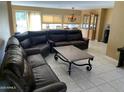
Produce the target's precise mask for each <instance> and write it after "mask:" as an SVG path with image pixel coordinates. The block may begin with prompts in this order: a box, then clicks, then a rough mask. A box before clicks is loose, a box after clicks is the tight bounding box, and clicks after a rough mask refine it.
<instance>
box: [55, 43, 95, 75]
mask: <svg viewBox="0 0 124 93" xmlns="http://www.w3.org/2000/svg"><path fill="white" fill-rule="evenodd" d="M54 50H55V51H56V53H55V56H54V58H55V60H58V58H60V59H61V60H63V61H64V62H67V63H69V69H68V72H69V75H70V74H71V65H72V64H73V65H76V66H85V65H87V67H86V69H87V70H88V71H90V70H91V69H92V65H91V63H90V60H93V58H94V56H92V55H90V54H88V53H86V52H85V51H83V50H81V49H79V48H76V47H75V46H72V45H69V46H60V47H54ZM85 59H88V63H83V64H77V63H76V61H79V60H85Z"/></svg>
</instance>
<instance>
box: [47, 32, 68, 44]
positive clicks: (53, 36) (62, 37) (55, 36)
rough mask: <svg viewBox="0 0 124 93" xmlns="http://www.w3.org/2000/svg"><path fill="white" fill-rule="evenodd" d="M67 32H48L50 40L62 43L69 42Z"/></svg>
mask: <svg viewBox="0 0 124 93" xmlns="http://www.w3.org/2000/svg"><path fill="white" fill-rule="evenodd" d="M66 33H67V31H65V30H51V31H48V39H49V40H52V41H54V42H61V41H66V40H67V34H66Z"/></svg>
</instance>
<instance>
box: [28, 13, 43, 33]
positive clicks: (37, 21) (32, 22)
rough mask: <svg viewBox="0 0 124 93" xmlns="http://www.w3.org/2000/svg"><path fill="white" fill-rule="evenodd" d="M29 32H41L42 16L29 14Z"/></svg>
mask: <svg viewBox="0 0 124 93" xmlns="http://www.w3.org/2000/svg"><path fill="white" fill-rule="evenodd" d="M29 30H30V31H36V30H37V31H38V30H41V15H40V13H39V12H30V13H29Z"/></svg>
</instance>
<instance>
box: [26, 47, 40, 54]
mask: <svg viewBox="0 0 124 93" xmlns="http://www.w3.org/2000/svg"><path fill="white" fill-rule="evenodd" d="M24 51H25V52H26V54H27V55H28V56H29V55H34V54H40V53H41V51H40V49H37V48H30V49H24Z"/></svg>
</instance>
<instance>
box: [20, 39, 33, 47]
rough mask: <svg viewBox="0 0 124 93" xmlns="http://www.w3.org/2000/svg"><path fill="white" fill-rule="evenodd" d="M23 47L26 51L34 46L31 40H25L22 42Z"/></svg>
mask: <svg viewBox="0 0 124 93" xmlns="http://www.w3.org/2000/svg"><path fill="white" fill-rule="evenodd" d="M20 44H21V46H22V47H23V48H24V49H26V48H30V47H31V46H32V44H31V41H30V39H29V38H27V39H24V40H23V41H21V42H20Z"/></svg>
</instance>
